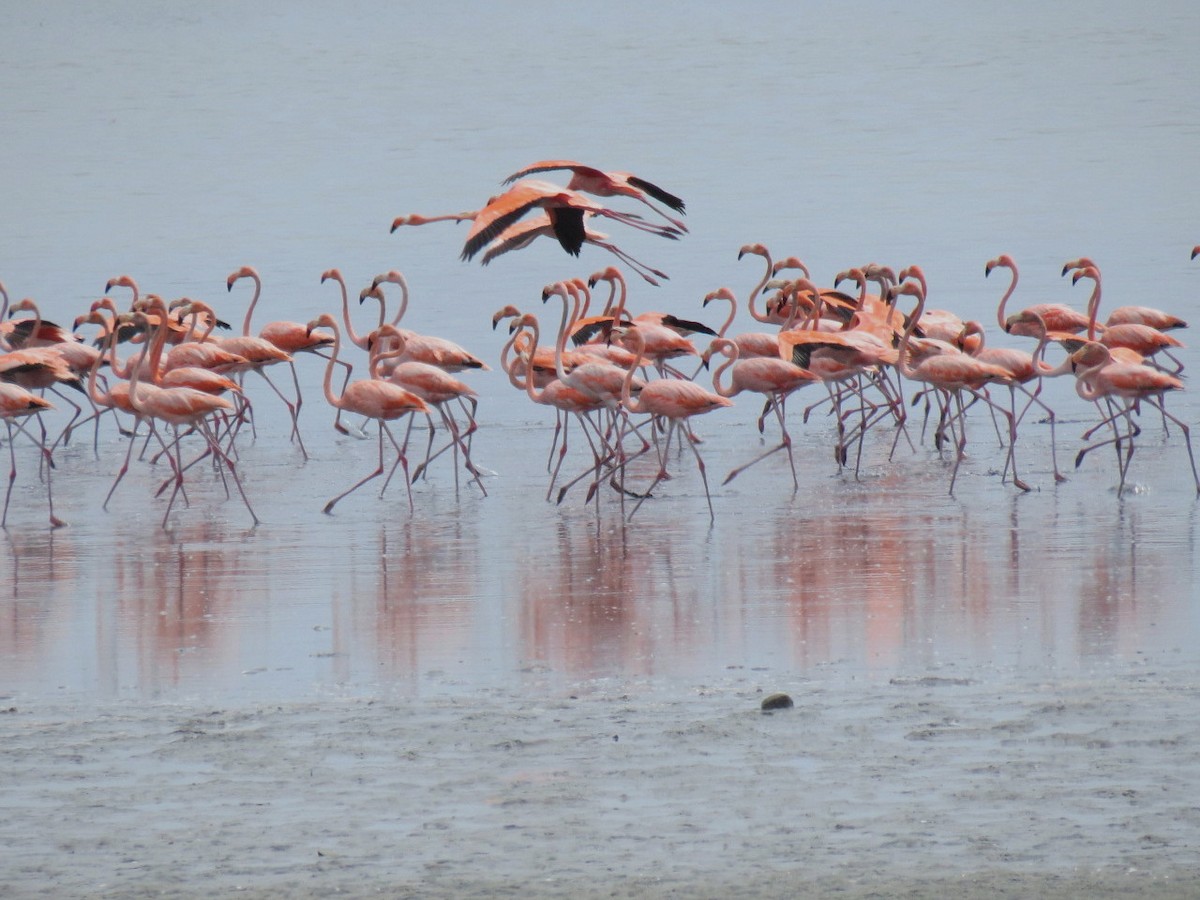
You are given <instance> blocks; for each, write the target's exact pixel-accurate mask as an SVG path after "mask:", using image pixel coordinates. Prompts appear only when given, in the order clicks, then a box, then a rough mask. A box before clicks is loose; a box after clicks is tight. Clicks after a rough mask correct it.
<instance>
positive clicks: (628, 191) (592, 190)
mask: <svg viewBox="0 0 1200 900" xmlns="http://www.w3.org/2000/svg"><path fill="white" fill-rule="evenodd" d="M564 169H565V170H569V171H570V172H571V180H570V181H569V182H567V187H568V188H569V189H570V190H574V191H583V192H584V193H587V194H592V195H593V196H596V197H631V198H632V199H634V200H637V201H639V202H641V203H644V204H646V206H648V207H650V208H651V209H652V210H654V212H655V213H657V214H658V215H660V216H662V217H663V218H664V219H666V220H667V221H668V222H670V223H671V224H672V225H673V226H675V227H676V228H678V229H679V230H680V231H682V232H686V231H687V230H688V229H687V226H686V225H684V224H683V222H681V221H679V220H678V219H673V218H671V217H670V216H668V215H667V214H666V213H664V212H662V211H661V210H660V209H659V208H658V207H656V206H655V205H654V204H653V203H651V202H650V199H651V198H653V199H654V200H657V201H658V202H659V203H661V204H663V205H664V206H668V207H670V208H671V209H673V210H675V211H676V212H681V213H682V212H685V209H684V203H683V201H682V200H680V199H679V198H678V197H676V196H675V195H674V194H671V193H668V192H667V191H664V190H663V189H662V188H660V187H658V185H655V184H651V183H650V182H649V181H647V180H646V179H644V178H640V177H638V176H637V175H634V174H633V173H632V172H604V171H601V170H600V169H596V168H593V167H592V166H585V165H583V164H582V163H577V162H572V161H571V160H566V159H546V160H542V161H540V162H535V163H530V164H529V165H527V166H525V167H524V168H523V169H520V170H519V171H517V172H514V173H513V174H512V175H509V176H508V177H507V178H506V179H504V182H503V183H504V184H512V183H513V182H514V181H517V180H518V179H521V178H525V177H527V176H529V175H537V174H539V173H541V172H556V171H562V170H564Z"/></svg>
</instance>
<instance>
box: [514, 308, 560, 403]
mask: <svg viewBox="0 0 1200 900" xmlns="http://www.w3.org/2000/svg"><path fill="white" fill-rule="evenodd" d="M521 327H522V328H524V327H525V326H524V325H522V326H521ZM529 329H530V336H531V337H532V339H533V343H532V344H530V347H529V354H528V355H527V356H526V358H525V393H527V394H528V395H529V399H530V400H532V401H533V402H534V403H541V402H542V398H543V397H545V396H546V389H545V388H542V389H541V390H538V387H537V385H536V384H534V378H533V355H534V353H535V352H537V346H538V340H539V339H540V338H541V328H540V326H539V325H538V322H537V319H533V320H532V321H531V322H530V323H529ZM514 367H515V365H514ZM560 380H561V379H560Z"/></svg>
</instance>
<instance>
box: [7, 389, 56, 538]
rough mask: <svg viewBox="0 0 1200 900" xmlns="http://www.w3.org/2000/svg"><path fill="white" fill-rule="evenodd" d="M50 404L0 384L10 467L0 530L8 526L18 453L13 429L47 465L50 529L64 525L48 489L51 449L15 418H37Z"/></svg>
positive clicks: (48, 483)
mask: <svg viewBox="0 0 1200 900" xmlns="http://www.w3.org/2000/svg"><path fill="white" fill-rule="evenodd" d="M53 408H54V407H53V406H52V405H51V403H50V401H48V400H46V399H44V398H42V397H39V396H38V395H37V394H33V393H31V392H29V391H27V390H25V389H24V388H23V387H20V386H19V385H16V384H11V383H8V382H4V381H0V419H3V420H4V427H5V429H6V430H7V431H8V456H9V460H10V468H9V472H8V490H7V491H5V493H4V513H3V515H0V528H7V527H8V504H9V501H10V500H11V499H12V490H13V482H15V481H16V479H17V452H16V449H15V448H14V446H13V427H14V426H15V427H16V428H17V430H19V431H21V432H23V433H24V434H25V435H26V436H27V437H28V438H29V439H30V440H31V441H33V442H34V443H35V444H37V445H38V448H39V449H40V450H41V451H42V456H43V457H44V459H45V461H46V463H47V465H46V500H47V503H48V504H49V507H50V527H51V528H61V527H62V526H64V525H66V524H67V523H66V522H64V521H63V520H62V519H60V518H59V517H58V516H56V515H55V514H54V494H53V492H52V490H51V487H50V470H51V469H53V468H54V463H53V461H52V460H51V458H50V450H49V449H48V448H47V447H46V442H45V440H44V439H43V440H40V441H39V440H37V439H36V438H34V437H33V435H31V434H29V432H28V431H26V430H25V429H24V427H22V426H21V424H20V422H18V421H17V420H18V419H21V418H24V417H26V416H37V415H40V414H41V413H43V412H45V411H46V410H48V409H53Z"/></svg>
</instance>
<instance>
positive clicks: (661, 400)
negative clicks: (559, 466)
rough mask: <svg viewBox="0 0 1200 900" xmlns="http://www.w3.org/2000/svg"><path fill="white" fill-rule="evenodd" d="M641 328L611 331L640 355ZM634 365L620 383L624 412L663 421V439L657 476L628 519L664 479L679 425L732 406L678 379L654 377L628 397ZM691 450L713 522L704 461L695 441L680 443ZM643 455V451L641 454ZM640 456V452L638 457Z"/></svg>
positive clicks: (641, 349) (623, 464)
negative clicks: (664, 424) (625, 339)
mask: <svg viewBox="0 0 1200 900" xmlns="http://www.w3.org/2000/svg"><path fill="white" fill-rule="evenodd" d="M644 327H646V326H644V325H629V326H624V327H621V328H618V329H615V330H614V331H615V332H623V333H624V335H625V336H627V337H628V338H629V339H630V341H631V342H632V344H633V346H634V348H635V350H634V352H635V353H636V354H637V355H639V356H641V355H642V352H643V350H645V339H644V338H643V337H642V334H641V332H642V329H643V328H644ZM635 369H636V366H630V367H629V368H628V369H627V370H626V372H625V378H624V381H623V382H622V384H621V404H622V406H624V408H625V409H626V411H628V412H630V413H633V414H635V415H641V414H643V413H648V414H650V415H651V416H654V417H656V418H662V419H666V420H667V429H666V437H665V439H664V443H663V446H662V448H661V449H660V452H659V454H658V459H659V468H658V474H657V475H655V477H654V480H653V481H652V482H651V483H650V487H649V488H647V489H646V491H645V493H644V494H642V496H641V499H639V500H638V502H637V504H636V505H635V506H634V508H633V509H632V510H631V511H630V513H629V517H630V518H631V519H632V518H633V516H634V514H635V513H636V512H637V511H638V509H639V508H640V507H641V505H642V504H643V503H644V502H645V500H646V498H647V497H649V496H650V495H651V494H652V493H653V491H654V489H655V488H656V487H657V486H658V483H659V482H660V481H662V480H663V479H664V478H667V477H668V475H667V455H668V453H669V451H670V448H671V437H672V435H673V434H674V433H675V431H676V430H677V429H678V428H679V427H680V425H681V423H687V422H689V420H690V419H691V418H693V417H694V416H698V415H703V414H704V413H708V412H712V411H713V410H715V409H720V408H721V407H725V406H733V401H732V400H730V399H729V398H728V397H722V396H721V395H720V394H714V393H712V392H711V391H706V390H705V389H704V388H702V387H700V385H698V384H695V383H694V382H691V381H686V380H683V379H679V378H658V379H655V380H653V381H648V382H646V384H645V386H644V387H643V388H642V390H641V391H639V392H638V396H637V398H636V399H635V398H634V397H633V396H632V394H631V388H632V385H633V378H634V371H635ZM684 443H686V444H687V445H688V446H689V447H691V449H692V453H693V454H694V455H695V457H696V467H697V468H698V469H699V470H700V480H701V481H703V482H704V497H705V499H706V500H707V501H708V515H709V522H710V523H711V522H715V521H716V513H715V512H714V511H713V505H712V494H711V493H710V492H709V490H708V476H707V475H706V474H705V471H704V459H703V457H701V456H700V451H699V450H697V449H696V442H695V441H691V440H688V441H684ZM642 452H645V451H642ZM638 455H640V453H639V454H638ZM628 462H629V460H626V461H625V462H624V463H622V467H624V466H625V465H627V464H628Z"/></svg>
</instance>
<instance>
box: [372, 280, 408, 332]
mask: <svg viewBox="0 0 1200 900" xmlns="http://www.w3.org/2000/svg"><path fill="white" fill-rule="evenodd" d="M389 280H391V281H392V283H393V284H398V285H400V306H399V307H398V308H397V309H396V315H394V316H392V325H395V326H396V327H399V325H400V320H401V319H403V318H404V314H405V313H406V312H408V280H407V279H405V277H404V274H403V273H401V272H397V273H396V277H395V279H389ZM379 316H380V324H382V322H383V310H382V309H380V310H379Z"/></svg>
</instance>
